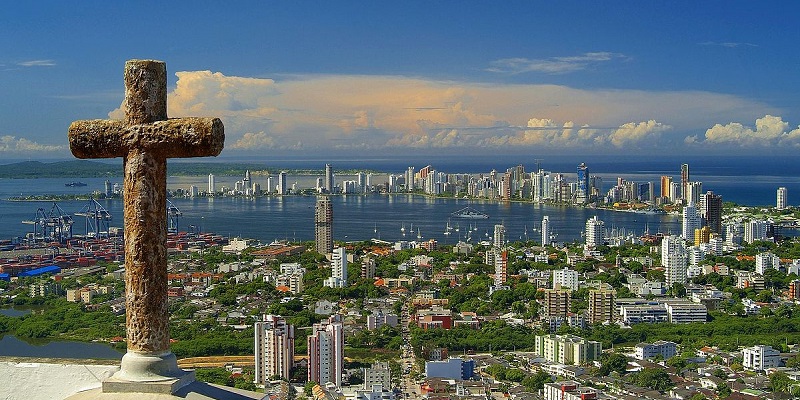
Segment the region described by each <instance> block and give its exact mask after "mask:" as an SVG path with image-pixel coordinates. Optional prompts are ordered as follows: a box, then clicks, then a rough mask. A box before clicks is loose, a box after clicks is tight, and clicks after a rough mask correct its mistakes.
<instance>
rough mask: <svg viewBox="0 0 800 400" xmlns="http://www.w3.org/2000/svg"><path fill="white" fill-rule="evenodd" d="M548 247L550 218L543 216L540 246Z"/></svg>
mask: <svg viewBox="0 0 800 400" xmlns="http://www.w3.org/2000/svg"><path fill="white" fill-rule="evenodd" d="M549 245H550V217H548V216H547V215H545V216H544V217H543V218H542V246H549Z"/></svg>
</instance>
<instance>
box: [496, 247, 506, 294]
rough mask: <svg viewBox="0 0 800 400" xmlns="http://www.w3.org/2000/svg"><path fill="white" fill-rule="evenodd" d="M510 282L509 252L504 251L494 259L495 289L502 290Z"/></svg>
mask: <svg viewBox="0 0 800 400" xmlns="http://www.w3.org/2000/svg"><path fill="white" fill-rule="evenodd" d="M507 281H508V251H506V250H503V251H501V252H499V253H498V254H496V255H495V259H494V287H495V288H500V287H502V286H503V285H505V284H506V282H507Z"/></svg>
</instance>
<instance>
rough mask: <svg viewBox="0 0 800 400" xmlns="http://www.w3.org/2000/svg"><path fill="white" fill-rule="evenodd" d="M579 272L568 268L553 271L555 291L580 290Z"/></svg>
mask: <svg viewBox="0 0 800 400" xmlns="http://www.w3.org/2000/svg"><path fill="white" fill-rule="evenodd" d="M579 275H580V274H579V273H578V271H574V270H571V269H569V268H567V267H564V269H555V270H553V286H552V288H553V289H569V290H578V289H579V286H578V276H579Z"/></svg>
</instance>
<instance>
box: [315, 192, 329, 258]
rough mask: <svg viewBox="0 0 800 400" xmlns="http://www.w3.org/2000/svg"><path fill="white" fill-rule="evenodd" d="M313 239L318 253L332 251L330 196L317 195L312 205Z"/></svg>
mask: <svg viewBox="0 0 800 400" xmlns="http://www.w3.org/2000/svg"><path fill="white" fill-rule="evenodd" d="M314 240H315V241H316V246H317V252H318V253H320V254H328V253H330V252H332V251H333V206H332V205H331V199H330V197H327V196H319V197H317V204H316V206H315V207H314Z"/></svg>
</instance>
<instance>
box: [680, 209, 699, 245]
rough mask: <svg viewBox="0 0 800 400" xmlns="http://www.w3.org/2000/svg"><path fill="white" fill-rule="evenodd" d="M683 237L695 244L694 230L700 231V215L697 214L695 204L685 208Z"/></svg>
mask: <svg viewBox="0 0 800 400" xmlns="http://www.w3.org/2000/svg"><path fill="white" fill-rule="evenodd" d="M682 222H683V223H682V231H681V232H682V233H681V236H682V237H683V238H684V239H685V240H688V241H690V242H694V230H695V229H700V225H701V224H700V214H698V213H697V207H696V206H695V205H694V203H693V202H691V203H689V204H687V205H686V207H684V208H683V221H682Z"/></svg>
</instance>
